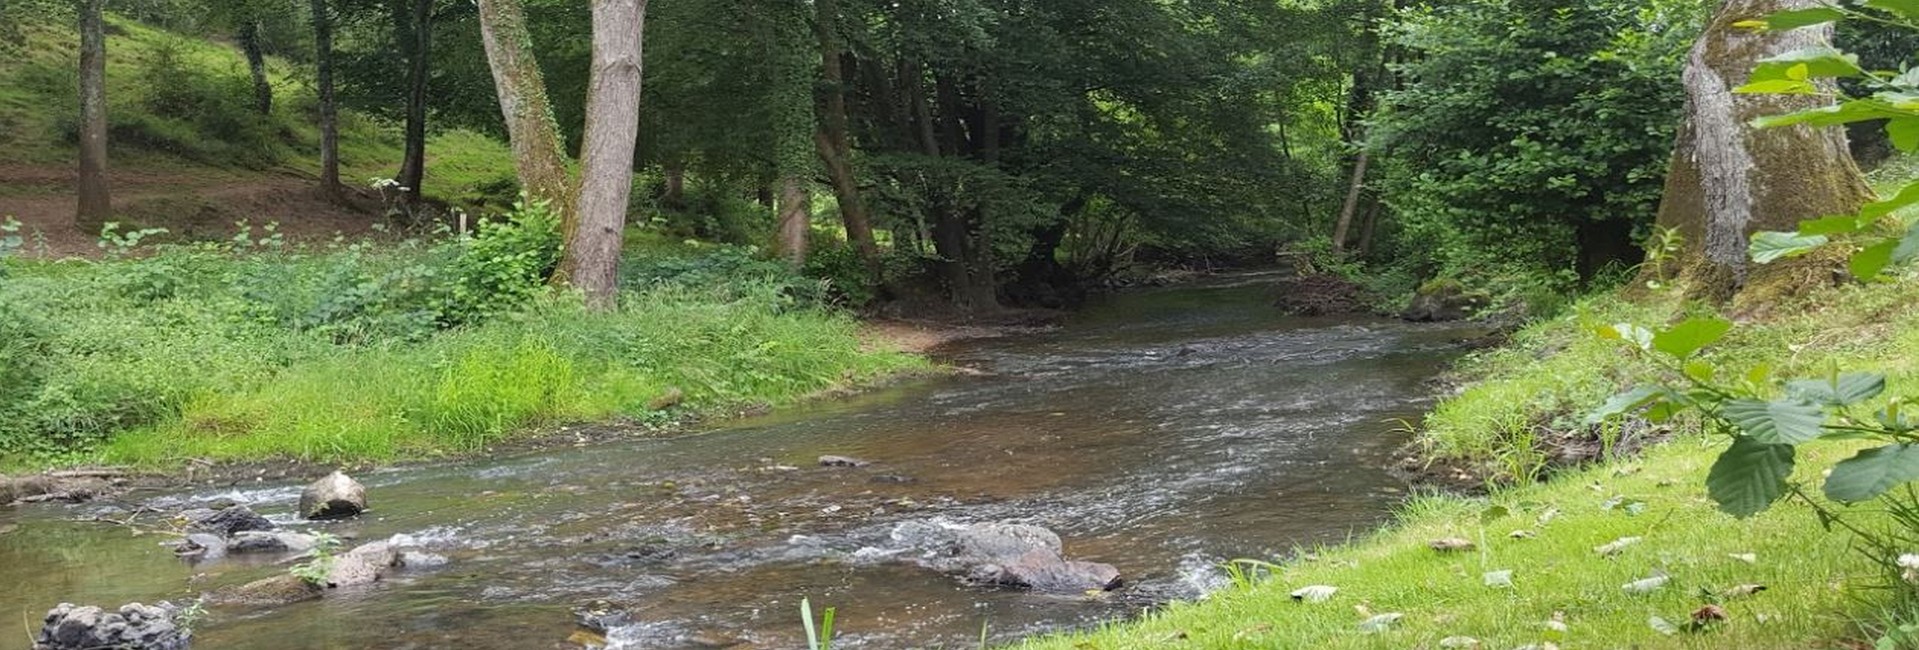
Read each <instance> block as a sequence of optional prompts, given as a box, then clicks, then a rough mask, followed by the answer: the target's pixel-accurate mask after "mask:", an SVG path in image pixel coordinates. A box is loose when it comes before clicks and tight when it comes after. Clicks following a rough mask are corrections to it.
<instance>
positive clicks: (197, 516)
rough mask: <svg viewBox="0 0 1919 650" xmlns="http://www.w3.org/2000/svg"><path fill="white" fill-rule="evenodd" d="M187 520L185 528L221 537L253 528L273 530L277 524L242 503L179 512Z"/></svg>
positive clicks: (252, 529)
mask: <svg viewBox="0 0 1919 650" xmlns="http://www.w3.org/2000/svg"><path fill="white" fill-rule="evenodd" d="M181 516H182V517H185V518H186V520H187V528H188V529H190V530H192V531H193V532H197V533H209V534H213V535H219V536H221V537H232V536H233V535H234V534H235V533H243V532H247V531H255V530H273V529H275V528H278V526H275V525H273V522H271V521H267V518H266V517H262V516H260V515H258V514H255V513H254V512H253V510H252V509H249V508H247V507H246V506H242V505H229V506H227V507H225V508H221V509H219V510H214V509H212V508H197V509H193V510H188V511H186V512H185V513H182V514H181Z"/></svg>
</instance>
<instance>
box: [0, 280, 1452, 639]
mask: <svg viewBox="0 0 1919 650" xmlns="http://www.w3.org/2000/svg"><path fill="white" fill-rule="evenodd" d="M1264 280H1265V279H1264V278H1262V277H1260V276H1246V277H1242V278H1237V279H1227V280H1221V281H1215V282H1213V283H1211V284H1208V285H1202V286H1198V287H1184V288H1176V289H1163V290H1154V291H1146V292H1138V293H1131V294H1127V295H1123V296H1119V297H1115V298H1112V299H1110V300H1108V301H1106V302H1104V303H1102V304H1099V305H1096V306H1094V307H1093V308H1091V309H1089V310H1088V311H1086V312H1085V313H1083V314H1081V315H1079V316H1078V317H1077V318H1076V319H1075V320H1074V322H1073V323H1072V324H1071V325H1069V326H1068V327H1067V328H1065V329H1064V330H1063V331H1060V332H1058V333H1054V334H1048V335H1042V336H1033V337H1026V338H1020V339H1013V340H1000V341H990V342H983V343H978V344H973V345H969V346H965V347H962V348H960V349H957V350H953V351H952V352H951V353H950V354H951V360H952V361H953V362H955V363H959V364H963V365H967V366H971V367H976V368H980V369H982V370H986V371H988V374H987V375H985V376H978V377H952V378H944V379H936V380H929V381H925V382H920V383H916V384H913V385H909V386H904V387H899V388H896V389H892V390H888V391H884V392H881V393H877V394H873V395H867V396H864V397H861V398H858V399H855V400H850V401H846V402H840V403H833V404H826V405H821V406H819V407H816V408H812V409H806V410H802V411H797V412H791V413H784V414H779V415H774V416H769V417H766V418H761V419H757V420H751V421H746V422H740V423H736V424H734V425H732V426H728V427H726V428H723V429H720V430H717V431H713V432H710V433H706V434H703V435H698V436H691V437H686V438H680V439H674V440H652V441H634V442H627V443H615V444H606V445H599V446H593V447H586V448H578V449H569V450H560V451H545V452H540V453H538V454H531V455H524V456H518V457H506V458H494V459H488V460H484V461H474V462H468V463H461V464H450V465H440V466H433V467H424V468H411V469H403V470H394V471H387V472H382V473H376V474H372V475H368V476H363V477H361V478H362V480H363V481H364V482H365V483H366V484H367V485H368V488H369V491H370V494H371V495H372V497H373V499H374V507H375V508H376V511H375V512H374V513H373V514H372V515H370V516H368V517H365V518H362V519H360V520H357V521H352V522H345V523H340V524H334V525H332V526H330V527H328V530H329V532H332V533H334V534H336V535H341V536H348V537H351V536H357V537H359V538H362V539H374V538H378V537H384V536H387V535H392V534H396V533H407V534H411V535H414V536H416V537H419V538H421V539H422V540H423V541H424V543H425V544H426V545H427V546H428V547H430V548H431V549H433V550H434V551H436V552H439V553H442V554H444V555H447V556H448V557H450V558H451V559H452V563H451V564H449V565H448V566H446V567H444V568H442V569H438V570H435V571H429V572H422V573H416V574H410V575H403V576H401V577H399V578H398V579H396V580H394V581H393V582H390V583H387V584H384V585H381V586H379V587H377V588H375V589H373V590H371V591H370V592H368V593H364V594H358V595H353V596H348V597H339V598H329V599H328V600H326V601H322V602H312V603H302V604H298V605H293V606H288V607H284V608H280V609H278V610H274V611H266V612H251V613H224V614H222V615H218V616H216V618H215V620H213V621H212V622H210V623H208V624H207V625H205V626H204V627H203V631H202V632H201V634H200V636H199V639H198V641H199V643H198V646H199V647H204V648H245V649H252V648H259V649H268V648H275V649H279V648H445V647H462V648H500V649H506V648H515V649H520V648H569V647H577V646H575V645H572V644H571V643H569V642H568V638H569V636H570V635H572V634H573V633H574V632H575V631H576V628H575V627H574V623H573V616H572V614H571V611H572V610H573V609H574V608H575V607H576V606H580V605H583V604H587V603H594V602H602V601H603V602H605V603H607V604H609V605H612V606H614V607H617V608H621V609H625V610H628V611H630V612H631V617H630V621H631V622H630V624H628V625H626V626H624V627H621V628H619V629H616V630H614V631H613V633H612V634H611V635H610V636H611V639H612V641H613V642H614V643H615V644H616V645H619V646H623V647H632V648H682V647H683V648H698V647H713V646H714V645H715V644H722V645H723V644H727V643H736V642H738V643H744V644H746V645H743V646H741V647H803V641H802V640H801V637H800V632H799V625H798V620H797V618H798V614H797V607H798V602H799V599H800V598H801V597H803V596H804V597H810V598H811V599H812V600H813V602H814V603H816V604H818V605H831V606H837V607H838V608H839V621H840V622H839V627H840V629H841V631H842V633H843V634H844V635H845V636H844V637H843V638H842V640H841V644H842V646H843V647H850V648H907V647H970V645H971V644H973V643H976V642H977V639H978V637H979V634H980V630H981V627H982V626H983V625H984V626H987V627H988V628H989V629H990V630H991V632H992V634H993V635H994V636H995V637H996V638H1001V639H1005V638H1013V637H1017V636H1021V635H1027V634H1034V633H1039V632H1043V631H1046V630H1052V629H1060V628H1066V627H1073V626H1079V625H1085V624H1089V623H1093V622H1097V621H1100V620H1104V619H1110V618H1114V617H1119V616H1125V615H1128V614H1129V613H1131V610H1130V609H1129V606H1128V605H1126V604H1124V602H1096V601H1090V600H1088V599H1084V598H1061V597H1055V596H1039V595H1031V594H1020V593H1007V592H996V591H988V590H982V589H974V588H967V587H963V586H960V585H958V584H956V583H955V582H953V581H951V580H949V579H947V578H944V577H941V576H939V575H934V574H931V573H928V572H925V571H923V570H920V569H917V568H913V567H910V566H901V565H894V564H883V563H871V562H864V561H860V559H859V558H863V557H867V554H869V553H871V552H872V551H874V550H875V549H884V548H885V547H886V544H887V543H888V535H889V532H890V531H891V529H892V527H893V525H895V524H897V523H898V522H901V521H906V520H911V519H926V518H935V517H938V518H944V519H947V520H952V521H960V522H966V521H986V520H1018V521H1025V522H1031V523H1037V524H1041V525H1044V526H1047V527H1050V528H1053V529H1054V530H1057V531H1059V532H1060V534H1061V535H1062V536H1063V537H1065V538H1066V540H1067V550H1068V554H1069V555H1071V556H1073V557H1075V558H1077V559H1086V560H1092V561H1098V562H1106V563H1109V564H1113V565H1116V566H1118V567H1119V568H1120V569H1121V570H1122V571H1123V572H1125V574H1126V576H1127V578H1128V580H1129V581H1130V582H1132V583H1133V584H1135V585H1139V588H1142V589H1146V590H1149V591H1151V592H1152V593H1156V594H1164V593H1176V594H1182V595H1187V596H1193V595H1198V594H1199V593H1202V591H1203V590H1204V589H1206V588H1209V587H1210V586H1213V585H1214V584H1215V583H1216V582H1217V580H1218V578H1217V576H1216V575H1215V572H1214V570H1213V569H1212V568H1211V567H1212V566H1213V565H1214V564H1216V563H1217V562H1219V561H1221V560H1224V559H1228V558H1236V557H1252V556H1260V555H1270V554H1276V553H1284V552H1287V551H1288V550H1290V549H1293V548H1296V547H1299V546H1302V545H1312V544H1318V543H1324V542H1337V541H1341V540H1344V539H1346V538H1347V537H1348V536H1349V535H1351V534H1352V533H1354V532H1356V531H1363V530H1364V529H1367V528H1369V527H1373V526H1376V525H1378V524H1379V523H1380V522H1381V521H1382V520H1383V519H1384V518H1385V517H1386V516H1387V513H1388V510H1389V509H1390V508H1391V507H1392V506H1393V505H1394V504H1395V503H1397V502H1398V501H1399V500H1400V499H1401V498H1403V494H1402V491H1401V488H1402V487H1403V486H1402V485H1400V484H1399V483H1398V482H1396V481H1395V480H1394V479H1393V478H1392V477H1391V476H1389V475H1388V474H1387V473H1386V472H1385V471H1384V469H1383V467H1384V466H1386V465H1387V464H1388V462H1389V455H1390V453H1391V451H1392V450H1393V449H1394V448H1395V447H1396V446H1397V445H1398V444H1400V443H1402V442H1403V440H1404V439H1403V436H1402V434H1401V433H1399V432H1400V431H1401V429H1402V425H1401V424H1400V421H1401V420H1402V419H1408V418H1415V417H1417V416H1418V414H1419V413H1420V412H1421V411H1422V410H1423V409H1424V407H1425V406H1427V398H1428V395H1427V392H1428V391H1427V389H1426V388H1425V386H1424V383H1425V381H1426V380H1427V379H1429V378H1430V377H1432V376H1433V375H1434V374H1435V373H1436V372H1438V370H1439V369H1440V368H1441V366H1443V365H1444V364H1445V363H1446V362H1447V361H1449V360H1450V359H1451V358H1452V357H1453V355H1455V354H1456V352H1457V350H1456V347H1455V346H1453V345H1452V344H1451V343H1450V341H1451V340H1453V339H1454V338H1456V337H1457V336H1458V335H1459V334H1460V332H1459V331H1457V330H1451V329H1446V328H1436V327H1431V326H1415V325H1408V324H1403V323H1397V322H1387V321H1374V320H1326V319H1315V320H1303V319H1289V318H1285V317H1282V316H1280V315H1279V314H1277V313H1276V312H1275V311H1274V310H1273V309H1272V308H1271V307H1270V306H1269V300H1270V295H1269V293H1268V292H1270V291H1271V289H1270V288H1269V287H1268V285H1267V283H1266V282H1265V281H1264ZM824 454H839V455H848V456H856V457H859V458H863V459H866V460H870V461H873V464H872V465H871V466H869V467H863V468H857V469H827V468H820V467H816V466H815V462H814V459H816V458H817V457H818V456H820V455H824ZM140 496H142V497H143V498H144V497H150V496H152V495H140ZM185 496H187V497H189V498H192V499H209V498H215V497H227V498H233V499H235V500H239V501H242V502H247V503H250V504H252V505H253V507H254V508H255V509H256V510H260V511H261V512H263V513H268V514H270V515H285V514H288V513H290V512H291V511H292V509H293V501H294V499H295V497H296V496H297V494H296V490H295V489H292V488H290V487H289V486H284V485H271V484H266V485H259V486H252V487H251V488H250V489H245V490H209V491H206V492H203V493H198V494H192V495H185ZM102 507H105V506H102V505H93V506H85V507H80V508H76V509H71V510H66V509H57V508H41V509H28V510H25V511H19V512H0V528H4V526H5V525H6V524H9V523H14V524H18V525H19V528H18V529H17V530H15V531H14V532H12V533H7V534H0V585H4V587H0V614H5V615H9V616H15V617H19V618H21V619H25V620H26V621H27V623H33V624H37V620H38V617H39V614H40V613H41V612H44V611H45V610H46V609H47V608H48V607H50V606H52V605H53V604H55V603H57V602H60V601H63V600H64V601H74V602H85V603H97V604H119V603H123V602H127V601H136V600H137V601H146V602H151V601H155V600H160V599H165V598H181V597H187V596H190V595H191V594H197V593H199V592H201V591H205V590H208V589H211V588H214V587H217V586H221V585H226V584H232V583H235V582H240V581H244V580H247V579H251V578H256V577H260V576H262V575H266V574H269V573H272V572H275V571H281V570H284V568H283V567H279V566H244V565H239V564H213V565H206V566H201V567H197V568H195V567H188V566H186V565H185V564H183V563H181V562H180V561H179V560H176V559H175V558H173V557H172V556H171V554H170V552H169V551H168V549H167V548H166V547H165V546H164V545H163V543H164V542H165V541H167V540H164V539H162V538H160V537H159V536H153V535H147V536H132V535H129V534H128V533H127V532H126V531H125V529H122V528H117V527H112V526H106V525H101V524H92V523H77V522H72V521H68V520H69V519H71V518H75V517H82V516H85V515H87V514H88V513H91V512H94V511H96V510H97V509H99V508H102ZM147 516H149V517H152V516H155V515H147ZM136 523H137V522H136ZM862 549H864V552H863V551H862ZM1118 600H1120V601H1124V600H1126V599H1118ZM27 623H23V625H26V624H27ZM24 636H25V635H24V634H18V635H15V634H0V648H12V647H16V645H13V644H19V645H22V646H23V645H24Z"/></svg>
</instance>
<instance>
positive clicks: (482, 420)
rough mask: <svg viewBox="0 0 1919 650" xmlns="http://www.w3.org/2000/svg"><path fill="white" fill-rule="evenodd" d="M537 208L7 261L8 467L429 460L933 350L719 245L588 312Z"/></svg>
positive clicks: (823, 378) (3, 343) (712, 413)
mask: <svg viewBox="0 0 1919 650" xmlns="http://www.w3.org/2000/svg"><path fill="white" fill-rule="evenodd" d="M541 219H545V217H544V216H542V215H531V216H529V215H522V216H521V218H520V219H519V220H517V221H513V222H507V223H502V224H494V225H490V226H489V227H488V228H487V229H486V230H485V231H484V232H483V233H481V234H480V235H479V236H476V237H448V238H444V239H440V240H433V241H408V242H401V243H397V244H393V245H390V246H387V245H382V246H379V247H377V248H376V247H374V246H371V245H367V244H346V243H336V244H333V245H329V246H324V247H312V248H306V247H298V246H294V245H290V244H284V243H282V242H280V241H278V240H275V239H273V238H271V237H270V236H268V237H265V238H259V239H254V238H249V239H246V240H239V239H236V240H235V242H234V243H233V244H230V245H223V246H217V247H215V246H192V247H167V248H161V249H158V250H147V249H145V248H144V247H142V248H141V249H140V250H138V251H135V250H133V247H132V242H118V243H114V242H109V243H108V244H106V246H107V255H106V256H105V258H103V259H100V260H66V261H60V262H43V261H31V260H22V259H11V260H0V264H3V265H4V266H0V271H4V273H5V274H6V275H5V278H6V279H5V282H4V283H0V377H4V378H5V381H0V470H6V471H7V472H10V473H19V472H23V471H25V472H34V471H38V470H42V469H46V468H62V467H74V466H90V465H107V466H122V467H129V468H131V469H134V470H141V471H149V470H171V471H177V470H179V469H180V468H184V467H189V466H204V465H207V464H221V463H248V462H255V461H267V460H272V461H286V462H289V463H295V464H298V463H310V464H316V465H333V464H346V465H355V464H369V463H370V464H388V463H393V462H400V461H413V460H431V459H436V458H446V457H452V456H461V455H471V454H476V453H483V452H486V451H488V450H491V449H494V448H496V447H497V446H499V445H502V444H507V443H513V442H516V441H522V440H525V439H527V438H528V437H530V436H533V435H535V434H537V432H541V431H551V430H553V429H554V427H556V426H559V425H562V424H567V423H577V422H610V421H623V422H630V423H633V424H637V425H643V426H644V425H653V426H665V425H670V424H673V423H678V422H684V421H687V420H690V419H696V418H702V417H716V416H722V415H726V414H734V413H739V412H742V411H762V410H765V409H769V408H774V407H778V406H782V405H787V404H792V403H795V402H798V401H802V400H806V399H810V398H813V397H815V396H818V395H823V394H829V393H833V392H837V391H847V390H851V389H857V388H858V387H862V386H867V385H871V384H873V383H875V382H880V381H884V380H886V379H887V378H888V377H892V376H895V375H897V374H900V373H910V372H919V371H923V370H925V369H927V368H928V367H929V366H928V364H927V362H926V361H925V360H924V359H923V358H922V357H920V356H919V355H918V354H916V352H917V351H918V349H917V347H916V346H915V345H911V343H913V342H912V341H902V342H901V344H898V345H893V344H879V345H875V344H873V343H872V342H873V341H875V340H876V339H875V338H874V337H873V336H871V335H870V334H862V330H861V325H860V324H859V323H858V322H856V321H855V320H854V318H853V317H852V316H850V315H848V314H846V313H844V312H841V311H838V310H835V309H832V308H830V307H827V306H826V304H827V300H828V299H829V298H828V296H827V295H826V294H825V292H824V290H823V289H822V287H821V286H820V285H819V283H818V282H816V281H812V280H808V279H806V278H804V277H800V276H797V275H795V274H793V273H791V272H790V271H787V270H786V268H785V266H784V265H782V264H779V263H777V262H767V261H762V260H759V259H757V258H755V257H754V256H752V255H750V254H748V253H747V252H745V251H736V250H733V249H728V248H724V247H709V248H707V249H705V250H702V251H699V252H697V253H688V254H687V255H686V256H676V257H674V258H673V259H670V260H668V259H664V258H663V256H650V255H641V256H636V258H635V259H634V260H633V261H632V262H631V263H629V264H627V265H626V266H627V269H628V270H627V272H626V277H624V278H623V281H624V284H625V286H627V287H629V288H631V293H629V294H628V296H627V297H626V299H625V300H624V301H623V304H622V307H621V309H619V310H618V311H615V312H611V313H592V312H588V311H587V310H585V309H583V308H582V307H581V306H580V305H579V304H577V302H576V301H575V300H573V299H571V298H570V297H568V296H566V295H563V294H557V293H553V292H550V291H549V290H548V289H546V287H545V285H544V283H543V281H542V277H543V275H544V269H545V268H546V267H547V265H548V264H550V263H551V256H552V251H553V250H554V248H552V245H553V244H554V243H555V242H553V241H552V238H553V235H552V233H551V231H550V224H548V223H545V222H542V221H540V220H541ZM254 235H255V236H256V237H257V236H258V235H260V233H258V232H255V233H254ZM121 248H126V249H127V250H120V249H121ZM937 338H938V337H931V338H929V339H928V340H933V339H937Z"/></svg>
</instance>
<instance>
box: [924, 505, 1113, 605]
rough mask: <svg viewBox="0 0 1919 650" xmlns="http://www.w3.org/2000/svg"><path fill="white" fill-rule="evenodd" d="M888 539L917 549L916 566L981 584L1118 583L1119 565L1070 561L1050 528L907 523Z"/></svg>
mask: <svg viewBox="0 0 1919 650" xmlns="http://www.w3.org/2000/svg"><path fill="white" fill-rule="evenodd" d="M893 539H894V540H895V541H898V542H902V543H904V544H906V545H907V546H909V547H912V548H915V549H918V550H920V551H921V552H922V553H923V555H922V558H921V564H923V565H925V566H927V567H928V568H931V569H934V570H936V571H940V572H943V573H950V574H954V575H958V576H961V577H963V578H964V579H966V580H968V581H970V582H974V583H978V584H986V585H996V586H1003V587H1015V588H1023V589H1031V590H1034V591H1041V592H1048V593H1082V592H1086V591H1108V590H1112V589H1118V588H1119V587H1120V585H1121V580H1120V574H1119V569H1117V568H1115V567H1113V566H1112V565H1108V564H1099V563H1096V562H1075V561H1069V560H1067V559H1066V558H1065V556H1064V545H1063V544H1061V542H1060V538H1059V535H1058V534H1056V533H1054V532H1053V531H1050V530H1047V529H1045V528H1041V527H1039V526H1032V525H1027V524H1007V523H985V524H972V525H956V524H946V523H938V522H907V523H904V524H900V525H899V526H898V527H896V528H894V530H893Z"/></svg>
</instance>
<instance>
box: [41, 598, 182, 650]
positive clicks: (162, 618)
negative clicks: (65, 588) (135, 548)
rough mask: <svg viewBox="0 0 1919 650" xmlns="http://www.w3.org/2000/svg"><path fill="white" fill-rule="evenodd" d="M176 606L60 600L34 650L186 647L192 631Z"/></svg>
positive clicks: (171, 649) (173, 649) (164, 649)
mask: <svg viewBox="0 0 1919 650" xmlns="http://www.w3.org/2000/svg"><path fill="white" fill-rule="evenodd" d="M177 613H178V610H177V609H175V608H174V607H173V605H170V604H167V603H160V604H159V606H147V605H142V604H140V603H132V604H129V605H126V606H124V607H121V608H120V609H119V611H114V612H109V611H106V610H103V609H100V608H98V607H79V606H75V605H72V604H70V603H61V604H60V606H59V607H55V608H53V609H52V610H51V611H49V612H47V617H46V619H45V620H44V621H42V624H41V626H40V633H39V634H38V635H37V636H35V637H34V639H33V649H34V650H83V649H84V650H95V649H99V648H118V649H123V650H186V648H187V647H188V645H189V644H190V642H191V640H192V636H193V633H192V632H190V631H188V630H186V629H185V628H182V627H181V626H180V625H179V624H178V622H177V621H175V620H174V616H175V615H176V614H177Z"/></svg>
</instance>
